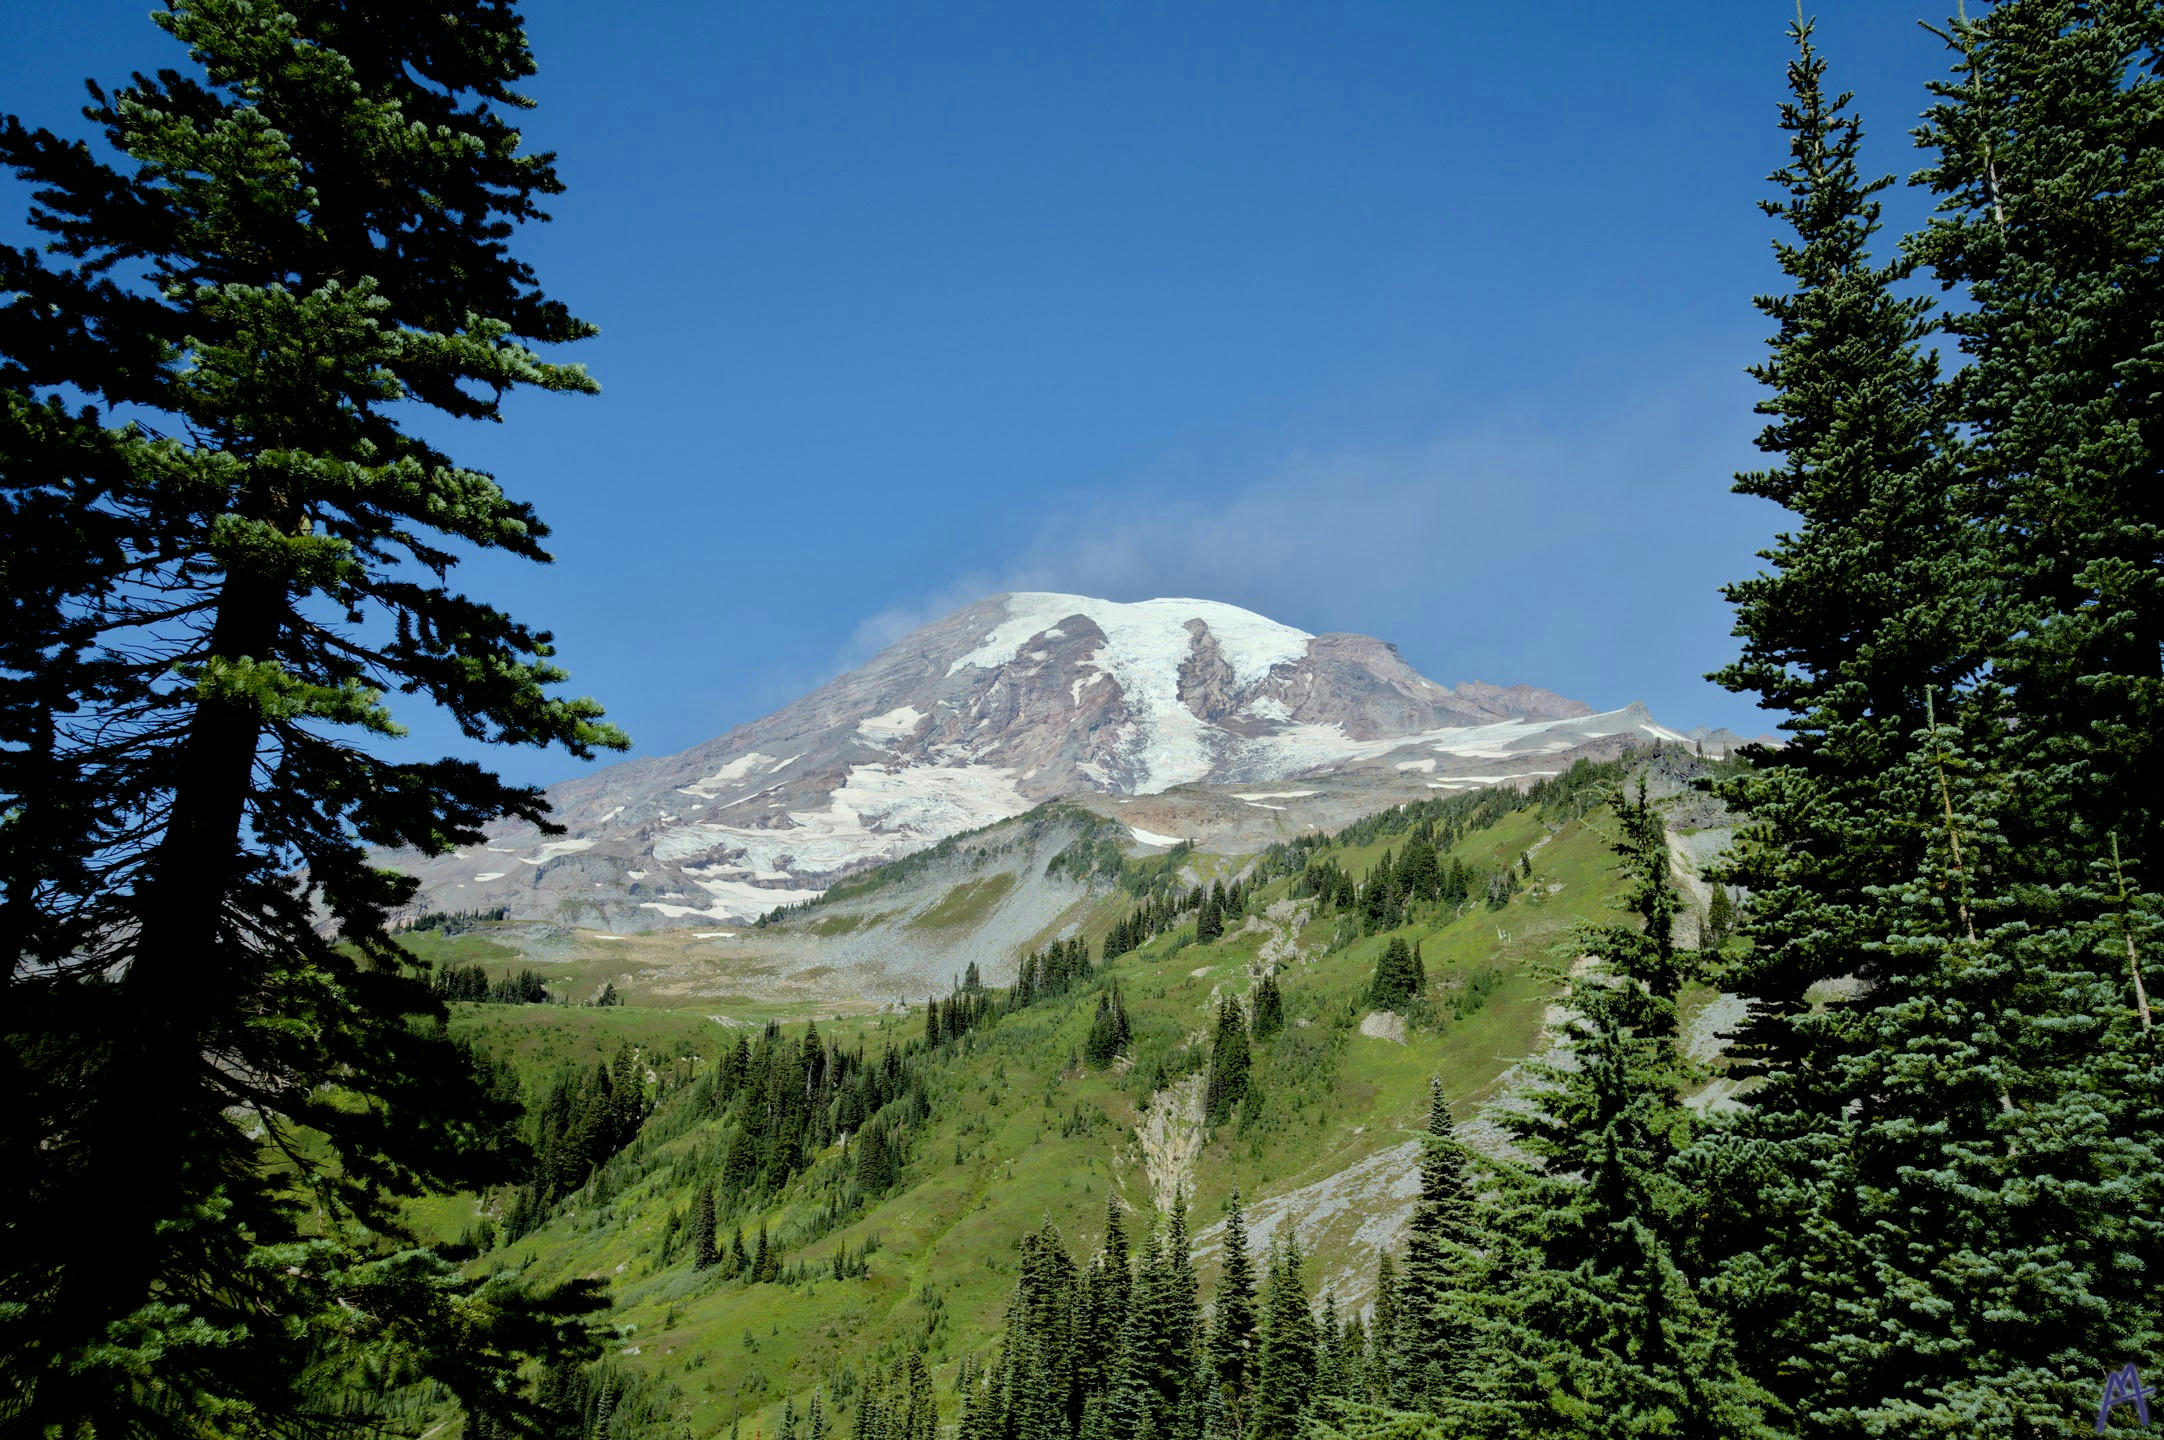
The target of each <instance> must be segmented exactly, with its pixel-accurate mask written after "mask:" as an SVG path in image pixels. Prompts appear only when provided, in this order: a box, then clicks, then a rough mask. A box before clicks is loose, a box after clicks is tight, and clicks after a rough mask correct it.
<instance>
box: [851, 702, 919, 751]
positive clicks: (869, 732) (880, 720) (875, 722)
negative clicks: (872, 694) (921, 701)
mask: <svg viewBox="0 0 2164 1440" xmlns="http://www.w3.org/2000/svg"><path fill="white" fill-rule="evenodd" d="M923 723H924V712H923V711H921V710H919V709H917V707H916V706H914V705H902V706H898V707H896V708H895V709H892V710H889V711H888V712H887V713H886V714H884V715H874V716H873V717H872V718H871V719H869V720H861V721H859V722H857V734H858V735H860V736H862V737H863V738H865V739H866V740H869V741H871V742H873V743H874V744H878V745H885V744H889V743H891V742H893V741H896V740H901V739H905V738H907V737H908V736H911V735H914V734H916V733H917V727H918V726H919V725H922V724H923Z"/></svg>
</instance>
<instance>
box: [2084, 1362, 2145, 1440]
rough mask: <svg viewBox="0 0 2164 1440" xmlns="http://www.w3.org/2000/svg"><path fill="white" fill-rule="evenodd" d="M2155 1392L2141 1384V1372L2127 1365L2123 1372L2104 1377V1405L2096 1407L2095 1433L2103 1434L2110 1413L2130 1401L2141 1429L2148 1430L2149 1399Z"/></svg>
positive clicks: (2109, 1418) (2109, 1419)
mask: <svg viewBox="0 0 2164 1440" xmlns="http://www.w3.org/2000/svg"><path fill="white" fill-rule="evenodd" d="M2155 1393H2156V1392H2155V1391H2154V1390H2153V1389H2150V1388H2149V1387H2147V1386H2145V1385H2143V1384H2142V1383H2141V1372H2140V1371H2138V1370H2136V1369H2135V1368H2134V1367H2133V1366H2132V1365H2131V1364H2129V1365H2128V1366H2127V1367H2126V1368H2125V1369H2124V1370H2119V1371H2115V1372H2114V1373H2112V1374H2110V1375H2107V1376H2105V1377H2104V1403H2103V1404H2101V1405H2099V1406H2097V1407H2096V1433H2097V1434H2099V1435H2101V1434H2103V1433H2104V1427H2105V1426H2106V1425H2109V1424H2110V1423H2111V1412H2112V1411H2114V1410H2116V1409H2118V1408H2119V1407H2120V1406H2121V1405H2124V1404H2126V1403H2127V1402H2128V1401H2132V1402H2133V1404H2134V1413H2135V1415H2136V1416H2138V1417H2139V1418H2140V1420H2141V1428H2142V1429H2144V1430H2146V1429H2148V1428H2149V1397H2150V1396H2151V1395H2153V1394H2155Z"/></svg>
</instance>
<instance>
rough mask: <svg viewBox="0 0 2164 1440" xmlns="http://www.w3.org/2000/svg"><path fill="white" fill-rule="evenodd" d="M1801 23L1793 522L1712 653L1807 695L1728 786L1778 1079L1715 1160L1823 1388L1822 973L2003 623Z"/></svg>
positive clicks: (1842, 111)
mask: <svg viewBox="0 0 2164 1440" xmlns="http://www.w3.org/2000/svg"><path fill="white" fill-rule="evenodd" d="M1790 34H1791V38H1792V39H1793V41H1794V43H1795V46H1796V58H1795V59H1794V60H1793V61H1791V62H1790V64H1789V67H1788V83H1789V89H1790V91H1791V98H1790V99H1789V100H1788V101H1787V102H1786V103H1784V104H1783V105H1782V107H1781V111H1780V116H1781V128H1782V129H1783V130H1784V131H1786V132H1787V135H1788V148H1789V160H1788V163H1787V164H1786V165H1784V166H1783V167H1782V168H1781V169H1779V170H1776V171H1775V172H1774V173H1773V175H1772V177H1771V180H1772V183H1773V184H1774V185H1776V186H1777V187H1779V188H1780V190H1781V192H1782V198H1781V199H1779V200H1776V201H1766V202H1762V208H1763V209H1765V211H1766V212H1767V213H1768V214H1769V215H1772V216H1774V217H1776V218H1777V219H1779V220H1780V221H1782V222H1783V224H1784V225H1785V226H1786V227H1787V228H1788V230H1789V231H1790V232H1791V233H1792V235H1793V238H1792V239H1788V240H1783V241H1779V242H1777V243H1776V245H1775V254H1776V256H1777V258H1778V260H1779V263H1780V266H1781V269H1782V272H1783V274H1784V275H1785V276H1786V277H1787V279H1788V281H1789V282H1790V288H1789V290H1788V292H1787V293H1785V294H1779V295H1772V296H1766V297H1762V298H1761V299H1759V301H1758V302H1757V304H1758V307H1759V309H1760V310H1761V311H1762V312H1763V313H1765V314H1766V315H1767V316H1768V317H1769V318H1770V319H1772V320H1773V321H1774V322H1775V325H1776V331H1775V334H1774V336H1773V338H1772V339H1771V340H1770V342H1769V344H1770V347H1771V351H1772V353H1771V356H1770V358H1769V359H1768V360H1767V361H1766V362H1765V363H1763V364H1762V365H1760V366H1758V367H1757V368H1755V369H1754V371H1753V372H1752V373H1753V374H1754V375H1755V376H1756V378H1757V379H1758V380H1759V381H1760V383H1761V384H1762V385H1764V386H1765V387H1766V388H1767V390H1768V391H1769V392H1770V393H1769V394H1768V395H1767V396H1766V398H1764V399H1763V400H1761V401H1760V403H1759V406H1758V409H1759V411H1760V413H1762V414H1765V415H1767V416H1768V417H1770V423H1769V424H1768V425H1767V427H1766V429H1765V430H1764V431H1763V432H1762V434H1761V435H1760V437H1759V440H1758V444H1759V447H1760V449H1761V450H1763V451H1765V452H1766V453H1767V454H1768V455H1769V456H1772V457H1775V459H1776V460H1777V462H1778V463H1777V464H1775V465H1774V466H1771V467H1769V468H1767V469H1765V470H1761V471H1758V472H1754V473H1751V474H1746V475H1741V476H1739V477H1737V481H1736V488H1737V489H1738V490H1739V491H1741V492H1743V493H1746V494H1751V495H1757V496H1760V497H1762V498H1765V499H1769V500H1772V501H1773V502H1774V503H1776V504H1778V505H1781V506H1782V507H1783V508H1785V509H1786V510H1788V511H1789V512H1790V513H1791V514H1793V515H1794V516H1795V517H1796V521H1797V523H1796V525H1795V526H1794V528H1793V529H1791V530H1790V531H1788V532H1786V533H1785V534H1784V535H1783V536H1781V537H1780V538H1779V540H1778V541H1777V543H1776V545H1775V547H1774V548H1773V549H1771V550H1769V551H1767V552H1766V554H1765V558H1766V559H1767V560H1768V561H1769V562H1770V563H1771V565H1772V570H1771V571H1770V572H1769V573H1765V574H1761V575H1758V576H1756V577H1753V578H1752V579H1749V580H1746V581H1741V582H1738V583H1736V584H1733V585H1731V586H1729V587H1727V589H1726V591H1725V593H1726V595H1727V597H1728V599H1729V600H1730V602H1731V603H1732V604H1733V605H1734V606H1735V607H1736V625H1735V633H1736V634H1737V635H1738V637H1739V638H1740V639H1741V640H1742V642H1743V643H1742V654H1741V656H1740V658H1739V659H1738V660H1737V661H1736V662H1735V663H1734V664H1732V665H1730V666H1729V667H1727V668H1726V669H1725V670H1723V671H1721V672H1720V673H1719V674H1718V675H1716V676H1715V677H1714V678H1715V679H1717V680H1718V681H1719V682H1720V683H1721V684H1723V685H1725V686H1727V687H1728V688H1729V689H1731V690H1736V691H1739V692H1743V693H1752V694H1756V695H1757V696H1758V697H1759V703H1760V704H1761V706H1762V707H1764V708H1766V709H1769V710H1772V711H1775V712H1777V713H1781V714H1785V715H1787V716H1788V717H1789V718H1787V719H1785V720H1783V721H1782V722H1781V728H1782V729H1783V730H1784V731H1786V732H1787V737H1788V738H1787V742H1786V743H1785V744H1784V745H1782V746H1781V747H1780V748H1778V749H1766V748H1759V747H1746V749H1745V750H1744V751H1743V752H1742V753H1743V755H1744V758H1746V759H1747V760H1748V761H1749V762H1750V765H1751V769H1750V770H1749V771H1748V772H1746V773H1745V774H1744V775H1743V776H1742V777H1741V778H1740V779H1738V780H1736V781H1734V782H1732V783H1730V784H1728V785H1727V786H1726V787H1724V793H1725V796H1726V798H1727V799H1728V801H1729V802H1730V803H1731V804H1732V805H1734V806H1735V807H1737V808H1738V809H1739V810H1741V811H1742V812H1743V813H1744V815H1745V816H1746V819H1747V823H1746V826H1745V829H1744V831H1743V837H1742V839H1743V843H1742V845H1741V846H1740V847H1739V850H1738V854H1737V856H1736V858H1735V860H1734V862H1733V863H1732V865H1731V866H1730V867H1729V869H1728V870H1727V871H1726V873H1725V874H1719V875H1716V876H1715V877H1714V878H1715V880H1716V883H1717V885H1725V882H1727V881H1730V880H1734V881H1740V882H1741V883H1742V884H1744V885H1746V886H1748V887H1749V899H1748V901H1747V905H1746V911H1745V914H1744V916H1743V927H1742V928H1743V929H1744V931H1745V932H1746V933H1747V934H1749V935H1750V936H1751V937H1752V939H1753V944H1752V945H1751V947H1750V949H1749V950H1748V952H1747V953H1745V954H1744V955H1743V956H1741V957H1739V958H1738V959H1737V960H1736V961H1735V962H1734V963H1733V964H1731V965H1730V966H1729V967H1728V969H1727V971H1726V973H1725V974H1724V977H1723V984H1724V985H1725V986H1726V987H1727V988H1729V989H1732V990H1735V991H1738V992H1741V993H1742V994H1743V995H1745V996H1747V997H1748V999H1749V1001H1750V1009H1749V1012H1748V1018H1747V1020H1746V1022H1745V1024H1744V1025H1743V1027H1742V1029H1741V1031H1740V1032H1739V1034H1738V1036H1737V1039H1736V1043H1735V1045H1734V1047H1733V1049H1732V1051H1731V1062H1732V1063H1733V1064H1738V1065H1747V1066H1749V1067H1750V1069H1744V1070H1741V1071H1740V1072H1739V1073H1751V1070H1753V1069H1755V1070H1756V1071H1758V1072H1761V1073H1762V1074H1763V1082H1762V1083H1761V1084H1760V1085H1759V1086H1758V1087H1757V1088H1756V1089H1755V1090H1753V1091H1751V1092H1750V1093H1749V1095H1748V1099H1747V1105H1748V1110H1747V1113H1746V1114H1745V1115H1744V1116H1743V1117H1741V1120H1740V1122H1739V1124H1738V1126H1737V1128H1736V1133H1735V1135H1734V1137H1733V1138H1734V1143H1733V1144H1729V1143H1727V1138H1726V1137H1717V1138H1718V1139H1720V1141H1721V1143H1719V1144H1717V1145H1716V1146H1715V1147H1714V1148H1713V1149H1712V1150H1710V1151H1708V1152H1707V1159H1706V1162H1705V1167H1704V1168H1705V1173H1707V1174H1708V1175H1709V1176H1711V1177H1714V1178H1715V1179H1716V1180H1718V1183H1720V1184H1721V1185H1722V1186H1723V1191H1722V1196H1723V1203H1721V1204H1718V1205H1715V1206H1713V1207H1711V1208H1712V1209H1713V1210H1714V1211H1715V1212H1716V1215H1717V1217H1719V1218H1717V1220H1716V1225H1717V1227H1718V1226H1720V1225H1721V1223H1722V1221H1724V1220H1732V1221H1733V1224H1732V1225H1731V1226H1727V1227H1726V1228H1727V1230H1728V1233H1726V1234H1722V1235H1719V1236H1717V1237H1715V1238H1714V1239H1713V1240H1712V1241H1711V1242H1710V1243H1712V1244H1713V1245H1714V1246H1715V1248H1717V1249H1718V1250H1720V1251H1722V1252H1724V1253H1726V1254H1728V1255H1729V1257H1730V1258H1729V1259H1728V1261H1727V1263H1726V1270H1727V1275H1726V1277H1725V1280H1724V1287H1725V1293H1726V1297H1727V1299H1726V1306H1727V1310H1728V1313H1729V1315H1730V1318H1731V1322H1732V1333H1733V1334H1734V1335H1735V1337H1736V1341H1737V1343H1738V1344H1739V1345H1740V1346H1741V1347H1743V1352H1744V1354H1743V1364H1744V1365H1745V1366H1746V1368H1748V1369H1749V1370H1750V1371H1751V1372H1752V1373H1754V1374H1756V1375H1759V1376H1761V1377H1764V1378H1765V1379H1766V1381H1767V1383H1768V1384H1770V1385H1772V1386H1773V1387H1775V1389H1776V1390H1777V1391H1778V1393H1779V1394H1780V1395H1781V1396H1782V1398H1783V1399H1784V1400H1786V1401H1788V1402H1790V1403H1792V1404H1797V1405H1805V1404H1809V1403H1811V1397H1812V1396H1814V1395H1816V1394H1818V1393H1819V1392H1820V1391H1821V1390H1822V1389H1823V1387H1824V1385H1825V1384H1826V1383H1827V1380H1828V1377H1827V1375H1826V1374H1825V1373H1824V1372H1823V1371H1821V1370H1819V1369H1818V1368H1817V1367H1816V1366H1814V1365H1813V1364H1812V1363H1810V1362H1809V1361H1808V1360H1807V1359H1806V1358H1804V1357H1805V1355H1806V1353H1807V1350H1808V1344H1807V1337H1809V1336H1811V1335H1815V1334H1824V1333H1826V1332H1827V1331H1828V1330H1829V1329H1831V1328H1832V1327H1834V1326H1835V1325H1836V1324H1837V1323H1838V1322H1837V1320H1836V1309H1837V1301H1836V1300H1835V1299H1834V1291H1835V1288H1836V1287H1833V1286H1831V1285H1829V1284H1828V1283H1827V1277H1829V1276H1830V1275H1832V1274H1836V1273H1853V1264H1854V1257H1853V1255H1852V1254H1851V1253H1849V1252H1850V1249H1851V1242H1850V1239H1849V1237H1848V1235H1847V1232H1846V1226H1845V1224H1844V1223H1842V1222H1838V1221H1833V1222H1829V1223H1825V1224H1820V1223H1817V1222H1815V1221H1814V1220H1813V1218H1812V1217H1814V1216H1826V1215H1830V1214H1832V1213H1833V1212H1832V1210H1831V1209H1830V1208H1829V1207H1830V1206H1831V1205H1832V1203H1833V1202H1832V1201H1831V1199H1830V1192H1829V1190H1828V1189H1827V1186H1828V1184H1829V1183H1830V1181H1831V1179H1832V1174H1831V1172H1830V1170H1829V1168H1828V1167H1829V1166H1834V1165H1836V1164H1837V1152H1838V1148H1839V1144H1840V1141H1839V1138H1838V1137H1839V1134H1840V1131H1841V1129H1842V1124H1843V1122H1842V1116H1841V1111H1842V1108H1843V1106H1844V1105H1845V1103H1846V1098H1845V1097H1844V1096H1842V1095H1841V1094H1840V1093H1839V1088H1838V1086H1837V1085H1835V1084H1833V1083H1832V1081H1833V1078H1834V1076H1835V1075H1837V1074H1838V1072H1839V1070H1840V1068H1841V1066H1842V1064H1843V1057H1844V1056H1846V1055H1849V1054H1852V1053H1853V1052H1854V1051H1855V1050H1856V1049H1857V1048H1858V1047H1859V1046H1860V1045H1862V1044H1863V1043H1864V1039H1863V1037H1862V1035H1861V1034H1860V1033H1859V1032H1858V1031H1857V1030H1856V1029H1855V1027H1854V1026H1852V1025H1850V1024H1848V1023H1847V1014H1846V1011H1845V1008H1844V1007H1842V1006H1840V1005H1834V1006H1831V1007H1819V1006H1816V1005H1814V1004H1813V1001H1812V999H1811V994H1812V987H1814V986H1818V985H1822V984H1824V983H1825V982H1839V983H1840V984H1842V985H1845V986H1850V987H1855V988H1864V987H1869V986H1872V985H1876V984H1880V983H1883V981H1884V980H1885V979H1886V978H1887V972H1888V968H1889V966H1890V964H1891V963H1892V958H1893V957H1892V956H1891V955H1890V954H1889V953H1888V952H1887V951H1885V950H1884V949H1883V948H1880V947H1878V946H1876V945H1875V943H1874V942H1875V939H1876V927H1877V924H1878V915H1879V910H1878V906H1877V903H1876V902H1875V901H1874V900H1873V899H1872V898H1871V892H1872V890H1873V889H1874V887H1881V886H1887V885H1891V884H1895V883H1897V882H1898V881H1899V880H1900V879H1901V877H1903V876H1904V875H1906V874H1909V873H1912V872H1913V870H1914V868H1915V866H1916V864H1917V863H1918V860H1919V858H1920V855H1921V851H1922V845H1923V837H1922V835H1921V834H1920V832H1919V831H1918V830H1917V829H1916V828H1915V827H1914V826H1913V825H1910V824H1904V823H1901V822H1900V821H1899V820H1898V819H1896V817H1895V816H1894V815H1893V814H1892V813H1890V811H1889V809H1888V807H1887V805H1886V797H1885V794H1884V791H1883V786H1882V779H1883V776H1884V773H1885V772H1886V770H1887V769H1888V768H1889V766H1891V765H1892V764H1893V763H1895V762H1896V761H1897V759H1898V757H1899V756H1900V754H1901V753H1902V752H1903V751H1904V749H1905V748H1906V747H1907V745H1908V743H1909V741H1908V736H1909V735H1910V733H1911V732H1912V731H1913V730H1914V729H1915V728H1916V727H1917V725H1918V724H1920V723H1921V718H1922V697H1923V691H1924V687H1926V686H1930V685H1934V684H1935V685H1938V686H1940V687H1941V688H1942V690H1943V688H1944V687H1946V686H1949V685H1954V684H1959V683H1961V682H1962V681H1964V680H1965V679H1966V678H1967V677H1968V676H1969V675H1970V674H1971V673H1972V672H1973V671H1974V670H1975V669H1976V667H1977V665H1978V664H1979V662H1980V647H1981V644H1982V635H1983V628H1982V625H1981V620H1980V614H1981V609H1982V606H1981V589H1980V583H1979V576H1978V564H1977V560H1976V548H1977V547H1976V544H1975V539H1974V536H1973V533H1972V531H1971V530H1970V528H1969V527H1967V526H1966V525H1965V524H1964V520H1963V516H1962V513H1961V505H1962V499H1961V494H1960V489H1959V485H1958V481H1959V474H1958V471H1959V465H1958V464H1957V463H1956V459H1955V450H1954V447H1953V445H1952V441H1951V438H1950V431H1951V422H1952V415H1951V413H1950V409H1949V406H1948V404H1947V398H1946V396H1945V393H1944V391H1943V389H1942V387H1941V386H1940V383H1939V380H1938V371H1937V364H1936V361H1935V360H1934V359H1933V357H1932V355H1931V353H1930V352H1929V351H1928V350H1927V349H1926V348H1925V342H1926V340H1927V339H1928V337H1929V336H1930V334H1931V333H1932V330H1933V321H1932V311H1931V306H1930V303H1929V302H1928V301H1925V300H1921V299H1916V298H1911V297H1907V296H1904V295H1902V294H1901V293H1900V292H1899V289H1898V286H1899V285H1900V284H1901V282H1903V281H1904V280H1905V279H1907V278H1908V276H1909V275H1910V273H1911V269H1912V262H1911V261H1909V260H1908V259H1906V258H1896V259H1895V260H1893V261H1890V262H1888V263H1885V264H1877V263H1874V261H1873V259H1872V256H1871V245H1872V242H1873V239H1874V237H1875V235H1876V234H1877V232H1878V230H1879V226H1880V203H1879V201H1878V200H1877V199H1876V198H1875V197H1876V196H1877V194H1878V192H1880V191H1881V190H1883V189H1884V188H1885V187H1886V186H1887V185H1888V184H1890V183H1891V181H1890V179H1886V178H1881V179H1876V180H1867V179H1865V178H1864V177H1863V175H1862V173H1861V172H1860V170H1859V159H1860V154H1861V150H1862V143H1863V134H1862V128H1861V126H1860V124H1859V123H1858V121H1857V120H1856V119H1855V117H1854V116H1852V115H1850V114H1848V113H1846V112H1847V104H1848V97H1847V96H1846V95H1833V94H1829V93H1828V91H1827V89H1826V87H1825V74H1826V63H1825V61H1824V60H1823V59H1822V58H1821V57H1820V56H1819V54H1818V52H1817V50H1816V48H1815V47H1814V45H1813V43H1812V27H1811V26H1810V25H1809V24H1807V23H1802V22H1800V21H1799V23H1797V24H1796V25H1794V26H1792V27H1791V30H1790Z"/></svg>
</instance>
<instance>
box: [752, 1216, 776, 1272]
mask: <svg viewBox="0 0 2164 1440" xmlns="http://www.w3.org/2000/svg"><path fill="white" fill-rule="evenodd" d="M773 1268H774V1253H773V1251H771V1250H770V1249H768V1248H767V1239H766V1222H765V1221H764V1220H761V1221H760V1222H759V1241H758V1244H757V1245H756V1246H755V1247H754V1248H753V1250H752V1253H751V1278H752V1281H753V1283H755V1284H763V1283H765V1282H766V1281H767V1280H768V1279H770V1278H772V1277H771V1275H770V1273H769V1272H770V1271H772V1270H773Z"/></svg>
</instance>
